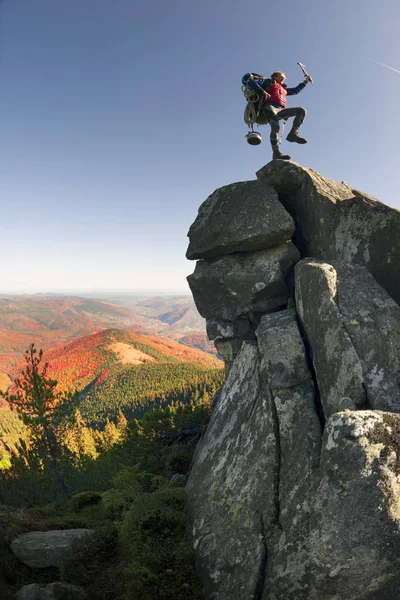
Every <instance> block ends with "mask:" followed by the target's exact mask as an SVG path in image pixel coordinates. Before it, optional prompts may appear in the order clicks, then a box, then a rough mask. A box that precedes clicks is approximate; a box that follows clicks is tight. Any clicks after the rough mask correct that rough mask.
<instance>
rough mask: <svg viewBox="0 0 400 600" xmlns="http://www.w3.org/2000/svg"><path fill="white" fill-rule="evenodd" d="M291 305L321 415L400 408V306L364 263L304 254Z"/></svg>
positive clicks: (298, 266) (395, 409)
mask: <svg viewBox="0 0 400 600" xmlns="http://www.w3.org/2000/svg"><path fill="white" fill-rule="evenodd" d="M295 274H296V275H295V278H296V304H297V310H298V314H299V317H300V319H301V321H302V324H303V327H304V331H305V333H306V335H307V338H308V341H309V344H310V349H311V353H312V360H313V365H314V369H315V374H316V378H317V381H318V388H319V392H320V395H321V402H322V405H323V409H324V413H325V416H330V415H332V414H333V413H335V412H338V411H341V410H345V409H355V408H374V409H380V410H389V411H396V412H397V411H400V389H399V380H400V364H399V361H400V307H399V305H398V304H397V303H396V302H394V300H393V299H392V298H391V297H390V296H389V295H388V294H387V293H386V292H385V290H384V289H383V288H382V287H381V286H380V285H379V284H378V283H377V282H376V281H375V280H374V278H373V276H372V275H371V274H370V273H369V272H368V271H367V269H366V268H365V267H360V266H357V265H350V264H348V263H344V262H333V264H327V263H324V262H323V261H318V260H314V259H304V260H302V261H301V262H300V263H298V265H297V266H296V270H295Z"/></svg>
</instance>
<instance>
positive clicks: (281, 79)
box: [271, 71, 286, 83]
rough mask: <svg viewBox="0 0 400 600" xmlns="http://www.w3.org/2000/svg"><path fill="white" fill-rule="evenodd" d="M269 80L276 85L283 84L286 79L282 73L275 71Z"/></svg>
mask: <svg viewBox="0 0 400 600" xmlns="http://www.w3.org/2000/svg"><path fill="white" fill-rule="evenodd" d="M271 79H273V80H274V81H276V82H277V83H283V82H284V81H285V79H286V75H285V73H283V72H282V71H275V73H272V75H271Z"/></svg>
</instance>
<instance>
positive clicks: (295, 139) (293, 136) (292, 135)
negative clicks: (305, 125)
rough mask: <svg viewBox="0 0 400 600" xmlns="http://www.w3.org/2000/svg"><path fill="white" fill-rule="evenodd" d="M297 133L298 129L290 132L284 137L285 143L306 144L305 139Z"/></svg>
mask: <svg viewBox="0 0 400 600" xmlns="http://www.w3.org/2000/svg"><path fill="white" fill-rule="evenodd" d="M298 133H299V130H298V129H292V130H291V131H289V133H288V135H287V136H286V139H287V141H288V142H296V143H297V144H307V140H306V139H305V138H302V137H300V136H299V135H298Z"/></svg>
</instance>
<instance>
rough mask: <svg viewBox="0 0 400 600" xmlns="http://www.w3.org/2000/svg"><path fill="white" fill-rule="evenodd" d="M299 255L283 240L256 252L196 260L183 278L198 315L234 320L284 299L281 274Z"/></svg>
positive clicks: (263, 310)
mask: <svg viewBox="0 0 400 600" xmlns="http://www.w3.org/2000/svg"><path fill="white" fill-rule="evenodd" d="M299 258H300V256H299V253H298V250H297V249H296V247H295V246H294V245H293V244H292V243H291V242H287V243H286V244H282V245H281V246H278V247H276V248H272V249H269V250H260V251H259V252H249V253H236V254H229V255H226V256H223V257H221V258H217V259H214V260H200V261H198V262H197V264H196V268H195V271H194V273H192V275H189V277H188V278H187V280H188V283H189V286H190V289H191V291H192V294H193V298H194V301H195V303H196V306H197V310H198V311H199V313H200V314H201V316H202V317H205V318H209V319H212V318H217V319H224V320H228V321H229V320H233V321H234V320H235V319H236V318H237V317H239V316H240V315H242V314H245V313H248V312H250V311H260V312H271V311H272V310H275V309H276V308H278V307H281V306H283V305H285V304H286V303H287V300H288V291H287V286H286V282H285V278H286V277H287V275H288V273H289V272H290V271H291V269H292V268H293V266H294V265H295V264H296V262H297V261H298V260H299Z"/></svg>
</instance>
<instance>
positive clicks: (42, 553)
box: [11, 529, 90, 569]
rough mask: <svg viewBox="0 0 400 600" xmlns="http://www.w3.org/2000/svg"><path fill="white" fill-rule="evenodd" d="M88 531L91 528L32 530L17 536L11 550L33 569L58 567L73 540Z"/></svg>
mask: <svg viewBox="0 0 400 600" xmlns="http://www.w3.org/2000/svg"><path fill="white" fill-rule="evenodd" d="M88 533H90V529H66V530H56V531H32V532H30V533H24V534H22V535H20V536H18V537H17V538H15V539H14V540H13V541H12V542H11V550H12V552H13V553H14V554H15V556H16V557H17V558H18V559H19V560H20V561H21V562H23V563H24V564H25V565H28V567H32V568H33V569H44V568H46V567H58V566H59V563H60V559H61V557H62V555H63V554H64V552H66V550H68V549H69V548H70V546H71V543H72V541H73V540H75V539H76V538H80V537H82V536H84V535H87V534H88Z"/></svg>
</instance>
